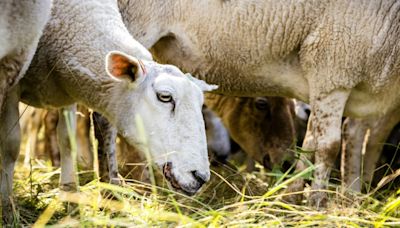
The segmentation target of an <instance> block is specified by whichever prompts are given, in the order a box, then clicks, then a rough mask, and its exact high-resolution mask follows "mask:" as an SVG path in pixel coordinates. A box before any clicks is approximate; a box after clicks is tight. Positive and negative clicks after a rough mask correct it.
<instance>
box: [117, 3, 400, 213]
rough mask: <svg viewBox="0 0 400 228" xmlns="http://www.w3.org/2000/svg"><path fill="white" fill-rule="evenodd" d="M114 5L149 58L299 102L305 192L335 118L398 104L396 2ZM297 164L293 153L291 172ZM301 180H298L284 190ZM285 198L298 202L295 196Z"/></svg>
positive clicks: (247, 91)
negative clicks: (303, 115)
mask: <svg viewBox="0 0 400 228" xmlns="http://www.w3.org/2000/svg"><path fill="white" fill-rule="evenodd" d="M118 3H119V8H120V10H121V14H122V17H123V20H124V22H125V24H126V25H127V27H128V30H129V31H130V32H131V33H132V34H133V36H134V37H135V38H136V39H137V40H138V41H139V42H141V43H142V44H143V45H144V46H145V47H146V48H151V50H152V52H153V54H154V55H155V57H156V58H157V59H160V60H162V62H168V63H171V64H174V65H177V66H179V67H181V68H182V69H183V70H185V71H188V72H191V73H193V74H195V75H196V77H198V78H200V79H204V80H206V81H207V82H208V83H213V84H218V85H220V87H219V88H220V89H219V92H220V93H223V94H230V95H238V96H265V95H277V96H286V97H293V98H297V99H299V100H302V101H304V102H306V103H309V104H310V105H311V113H312V114H311V117H310V121H309V124H308V131H307V134H306V138H305V141H304V143H303V149H304V150H306V151H315V171H314V181H313V184H312V189H313V190H321V189H326V188H327V186H328V180H329V177H330V172H331V169H332V166H333V163H334V161H335V158H336V156H337V154H338V151H339V147H340V140H341V119H342V116H343V115H349V116H359V117H362V116H371V115H378V114H384V113H386V112H389V111H390V110H391V109H394V108H395V107H398V106H400V99H399V97H400V94H399V93H398V91H399V90H400V77H399V75H400V40H399V39H398V37H399V36H400V23H399V18H400V13H399V11H400V2H399V1H396V0H376V1H367V0H355V1H345V0H337V1H291V0H283V1H261V0H259V1H257V0H255V1H254V0H245V1H222V0H205V1H200V2H199V1H178V2H177V1H172V0H135V1H133V0H119V1H118ZM138 9H140V10H138ZM306 166H307V163H306V162H304V158H302V159H300V162H298V165H297V170H298V171H300V170H303V169H305V168H306ZM303 187H304V180H302V179H298V180H297V181H295V182H293V183H292V184H291V185H290V186H289V189H288V191H290V192H297V191H301V190H302V189H303ZM290 200H291V201H296V202H299V201H300V200H301V195H291V196H290ZM309 202H310V203H311V204H312V205H316V206H317V207H318V206H325V205H326V203H327V195H326V193H324V192H323V191H313V192H312V193H311V195H310V200H309Z"/></svg>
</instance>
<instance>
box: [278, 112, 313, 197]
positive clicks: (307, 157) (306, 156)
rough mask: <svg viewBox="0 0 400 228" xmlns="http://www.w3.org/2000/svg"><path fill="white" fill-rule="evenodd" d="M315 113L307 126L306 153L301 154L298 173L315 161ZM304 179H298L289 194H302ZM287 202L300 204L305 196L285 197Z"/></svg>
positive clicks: (293, 183) (311, 115)
mask: <svg viewBox="0 0 400 228" xmlns="http://www.w3.org/2000/svg"><path fill="white" fill-rule="evenodd" d="M313 116H314V115H313V113H311V114H310V116H309V121H308V124H307V131H306V134H305V137H304V140H303V145H302V150H303V151H304V153H300V155H299V160H298V161H297V164H296V171H303V170H305V169H306V168H307V167H308V162H307V161H312V160H313V159H314V156H313V155H314V154H313V152H314V150H315V148H316V145H315V141H314V136H313V131H312V121H311V119H313V118H314V117H313ZM304 184H305V181H304V178H297V179H296V180H294V181H293V182H292V183H291V184H290V185H289V187H288V189H287V191H286V192H288V193H295V192H301V191H303V189H304ZM284 200H285V201H288V202H290V203H294V204H300V203H301V201H302V200H303V194H302V193H298V194H289V195H287V196H285V198H284Z"/></svg>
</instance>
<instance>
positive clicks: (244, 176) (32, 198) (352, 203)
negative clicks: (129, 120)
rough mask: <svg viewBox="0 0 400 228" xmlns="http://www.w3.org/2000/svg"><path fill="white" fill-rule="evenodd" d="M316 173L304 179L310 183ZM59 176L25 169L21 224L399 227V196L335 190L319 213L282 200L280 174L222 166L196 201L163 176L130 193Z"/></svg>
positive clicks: (21, 170) (19, 185)
mask: <svg viewBox="0 0 400 228" xmlns="http://www.w3.org/2000/svg"><path fill="white" fill-rule="evenodd" d="M310 171H312V167H311V168H310V169H309V170H307V171H305V172H304V173H303V174H304V175H303V176H310V175H309V174H310ZM59 174H60V170H59V169H55V168H53V167H51V166H50V164H49V162H45V161H42V160H37V159H36V160H31V164H30V165H28V166H24V165H22V163H19V164H18V166H17V170H16V175H15V177H16V181H15V185H14V189H15V197H16V202H17V208H18V209H19V216H20V223H21V225H24V226H31V225H32V224H36V225H38V227H40V226H42V225H45V224H47V225H56V226H57V227H81V226H107V227H132V226H135V227H137V226H139V227H148V226H158V227H166V226H168V227H169V226H171V227H172V226H173V227H175V226H183V227H251V226H255V227H287V226H296V227H297V226H299V227H308V226H326V227H360V226H361V227H366V226H367V227H372V226H374V227H375V226H377V227H380V226H384V227H387V226H400V190H397V192H396V190H393V191H376V192H374V193H373V194H370V195H365V194H352V193H346V194H342V193H341V189H340V187H339V186H336V185H334V184H332V185H331V188H330V189H331V190H330V191H329V192H330V205H329V207H328V209H326V210H320V211H317V210H315V209H313V208H309V207H308V206H306V205H307V202H304V204H303V205H290V204H286V203H284V202H283V201H282V200H281V196H282V195H283V194H284V193H283V190H284V189H285V187H286V185H287V184H288V182H290V181H292V180H293V178H296V177H289V176H286V175H285V174H282V173H280V172H278V171H274V172H270V173H267V172H266V171H264V170H263V169H259V170H258V171H255V172H253V173H251V174H250V173H246V172H245V171H240V167H239V168H236V167H235V166H227V165H219V166H217V167H213V168H212V178H211V180H210V182H209V183H208V184H207V185H206V186H204V187H203V189H202V191H201V192H200V193H199V194H197V195H196V196H194V197H187V196H184V195H182V194H179V193H175V192H172V191H170V190H168V189H167V187H166V184H165V181H163V180H162V178H160V175H159V174H157V173H156V175H155V179H156V181H157V182H158V186H160V187H154V186H152V185H149V184H145V183H140V182H136V181H133V180H128V179H126V180H125V184H124V186H122V187H120V186H115V185H111V184H106V183H101V182H99V181H98V180H97V179H96V176H97V175H96V173H95V172H91V171H90V172H89V171H82V172H80V173H79V179H80V185H81V187H80V188H79V192H77V193H69V194H68V193H62V192H60V191H59V189H58V178H59Z"/></svg>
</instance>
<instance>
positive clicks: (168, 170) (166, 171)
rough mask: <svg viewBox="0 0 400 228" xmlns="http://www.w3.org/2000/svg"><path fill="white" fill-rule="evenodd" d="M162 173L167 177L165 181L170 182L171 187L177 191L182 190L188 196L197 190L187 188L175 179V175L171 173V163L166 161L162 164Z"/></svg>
mask: <svg viewBox="0 0 400 228" xmlns="http://www.w3.org/2000/svg"><path fill="white" fill-rule="evenodd" d="M162 171H163V172H162V173H163V175H164V177H165V179H167V181H168V182H169V183H170V185H171V187H172V188H173V189H174V190H175V191H178V192H182V193H184V194H186V195H188V196H193V195H194V194H195V193H196V192H197V191H193V190H189V189H187V188H186V187H184V186H181V185H180V184H179V182H178V181H177V180H176V178H175V176H174V175H173V173H172V163H171V162H167V163H165V164H164V165H163V167H162Z"/></svg>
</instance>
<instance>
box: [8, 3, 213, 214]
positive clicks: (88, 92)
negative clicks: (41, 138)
mask: <svg viewBox="0 0 400 228" xmlns="http://www.w3.org/2000/svg"><path fill="white" fill-rule="evenodd" d="M113 50H118V51H113ZM122 51H123V52H122ZM106 55H107V57H106ZM105 57H106V61H104V59H105ZM104 64H106V67H105V65H104ZM188 77H189V79H188ZM214 88H215V86H210V85H208V84H206V83H205V82H202V81H200V80H198V79H193V78H191V77H190V75H189V76H188V75H185V74H183V73H182V72H181V71H180V70H179V69H178V68H176V67H174V66H171V65H161V64H158V63H156V62H154V61H153V60H152V56H151V54H150V53H149V52H148V51H147V50H146V49H145V48H144V47H143V46H142V45H140V44H139V43H138V42H137V41H136V40H134V39H133V38H132V36H131V35H130V34H129V33H128V32H127V29H126V28H125V26H124V24H123V22H122V20H121V15H120V13H119V10H118V7H117V2H116V1H114V0H90V1H89V0H88V1H80V0H56V1H54V5H53V9H52V13H51V19H50V21H49V23H48V24H47V26H46V28H45V30H44V32H43V36H42V38H41V39H40V42H39V45H38V49H37V52H36V54H35V57H34V58H33V60H32V63H31V66H30V68H29V69H28V71H27V72H26V75H25V77H24V78H23V79H22V80H21V81H20V83H19V88H18V90H19V91H16V92H15V93H14V94H13V96H10V98H12V99H9V100H8V101H7V104H8V105H7V107H5V108H7V110H12V109H15V110H17V108H18V100H19V98H20V99H21V100H22V101H23V102H24V103H27V104H29V105H33V106H36V107H42V108H52V107H53V108H61V109H66V107H69V106H71V105H73V104H74V103H82V104H84V105H85V106H87V107H90V108H92V109H94V110H96V111H98V112H100V113H102V114H103V115H105V116H106V117H107V119H108V120H110V122H111V123H112V124H113V125H114V126H116V127H117V129H118V131H119V132H120V134H121V135H122V136H123V137H125V138H126V139H127V141H128V142H129V143H130V144H133V145H136V146H137V147H138V148H140V149H143V150H145V149H148V150H149V151H150V153H151V155H153V156H152V159H153V161H154V162H155V163H156V164H157V165H158V166H159V167H160V168H162V169H163V172H164V175H165V176H166V178H167V179H168V180H169V182H170V184H171V185H172V186H173V187H174V188H175V189H178V190H181V191H183V192H184V193H186V194H194V193H196V192H197V191H198V190H199V188H200V187H201V186H202V184H203V183H205V182H206V181H208V179H209V177H210V170H209V161H208V156H207V145H206V137H205V131H204V122H203V118H202V115H201V107H202V104H203V94H202V90H211V89H214ZM7 110H6V112H5V113H6V114H8V113H11V112H9V111H7ZM70 110H74V108H73V107H71V108H70ZM60 114H61V115H60V119H59V126H58V129H57V130H58V132H57V133H58V140H59V144H60V148H61V172H62V174H61V183H60V184H61V188H63V189H65V190H70V189H74V188H76V181H75V178H74V177H75V174H74V172H73V165H72V158H71V144H70V142H69V137H68V133H67V132H66V129H67V127H68V126H67V123H66V120H67V119H72V120H73V119H74V118H75V115H68V113H64V112H63V111H60ZM139 117H141V118H139ZM17 120H18V113H17V112H16V113H14V114H13V115H7V121H8V122H9V123H16V122H17ZM71 123H72V127H74V126H73V125H74V121H71ZM138 124H140V125H143V126H144V131H141V130H140V129H141V128H140V125H139V126H138ZM2 126H3V125H2ZM0 130H1V131H0V132H2V131H6V130H5V129H0ZM8 130H9V129H8ZM1 140H2V141H3V140H5V138H2V139H1ZM19 141H20V138H19V135H18V134H9V136H8V138H7V143H9V142H12V143H14V144H16V145H18V144H19ZM17 156H18V150H12V151H9V153H7V154H5V157H4V159H5V160H6V165H7V167H13V166H14V163H15V159H11V158H16V157H17ZM4 174H5V175H8V176H9V177H10V179H12V175H13V168H10V169H7V170H3V175H4ZM1 186H2V188H3V186H7V188H8V189H11V188H12V187H11V185H10V183H9V182H5V180H2V183H1ZM2 194H3V196H4V194H6V193H5V192H2ZM3 211H4V210H3Z"/></svg>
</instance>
